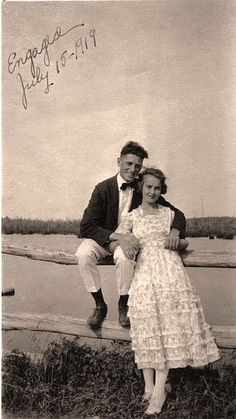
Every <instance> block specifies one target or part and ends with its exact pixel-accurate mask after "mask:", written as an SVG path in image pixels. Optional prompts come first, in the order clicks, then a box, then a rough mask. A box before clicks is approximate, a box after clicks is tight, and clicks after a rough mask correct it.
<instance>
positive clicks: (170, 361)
mask: <svg viewBox="0 0 236 419" xmlns="http://www.w3.org/2000/svg"><path fill="white" fill-rule="evenodd" d="M165 179H166V178H165V176H164V174H163V173H162V172H161V171H160V170H158V169H154V168H149V169H145V170H144V172H143V174H142V182H141V190H142V195H143V198H142V204H141V205H140V206H139V207H138V208H137V209H135V210H133V211H132V212H130V213H129V214H128V215H127V216H125V217H124V218H123V219H122V222H121V224H120V226H119V227H118V228H117V230H116V233H119V234H127V233H128V232H130V233H131V232H132V234H134V235H135V236H136V237H137V238H138V239H139V244H140V250H139V253H138V256H137V262H136V268H135V274H134V278H133V281H132V284H131V287H130V291H129V312H128V315H129V317H130V322H131V329H130V334H131V337H132V349H133V350H134V352H135V361H136V363H137V365H138V368H139V369H142V370H143V375H144V381H145V393H144V399H146V400H149V405H148V408H147V410H146V412H145V413H146V414H147V415H151V414H155V413H160V412H161V409H162V406H163V404H164V401H165V397H166V395H165V383H166V380H167V375H168V371H169V369H170V368H183V367H186V366H187V365H190V366H193V367H199V366H203V365H206V364H208V363H209V362H213V361H215V360H217V359H219V353H218V349H217V346H216V344H215V342H214V339H213V336H212V334H211V332H210V329H209V326H208V324H207V323H206V321H205V318H204V315H203V311H202V307H201V303H200V300H199V297H198V296H197V294H196V291H195V289H194V288H193V287H192V285H191V283H190V281H189V278H188V275H187V272H186V270H185V268H184V267H183V264H182V261H181V258H180V256H179V254H178V252H175V251H172V250H169V249H165V238H166V236H167V235H168V234H169V231H170V226H171V223H172V219H173V216H174V213H173V212H172V211H171V209H170V208H166V207H163V206H161V205H158V204H157V200H158V198H159V196H160V195H161V194H164V193H166V191H167V186H166V183H165ZM187 245H188V242H187V240H180V248H185V247H187Z"/></svg>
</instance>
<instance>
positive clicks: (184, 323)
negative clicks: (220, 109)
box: [128, 249, 219, 369]
mask: <svg viewBox="0 0 236 419" xmlns="http://www.w3.org/2000/svg"><path fill="white" fill-rule="evenodd" d="M128 315H129V317H130V322H131V330H130V334H131V337H132V349H133V350H134V352H135V361H136V363H137V365H138V368H155V369H164V368H182V367H186V366H188V365H189V366H193V367H199V366H203V365H206V364H208V363H209V362H213V361H216V360H217V359H219V351H218V348H217V346H216V344H215V342H214V338H213V336H212V333H211V331H210V327H209V325H208V324H207V323H206V321H205V317H204V314H203V310H202V306H201V302H200V299H199V297H198V295H197V293H196V291H195V289H194V288H193V286H192V285H191V283H190V280H189V278H188V275H187V272H186V270H185V268H184V267H183V264H182V261H181V259H180V257H179V255H178V254H177V253H176V252H173V251H167V250H163V249H156V250H155V252H152V251H151V252H150V249H148V252H147V254H145V251H144V252H142V253H141V254H140V256H139V258H138V262H137V266H136V270H135V276H134V279H133V282H132V284H131V288H130V292H129V311H128Z"/></svg>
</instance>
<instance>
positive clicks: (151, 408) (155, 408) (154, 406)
mask: <svg viewBox="0 0 236 419" xmlns="http://www.w3.org/2000/svg"><path fill="white" fill-rule="evenodd" d="M165 399H166V394H165V393H164V395H163V398H162V399H161V400H160V399H156V398H154V397H153V398H151V399H150V402H149V405H148V408H147V410H146V412H145V415H155V414H157V413H160V412H161V409H162V406H163V404H164V403H165Z"/></svg>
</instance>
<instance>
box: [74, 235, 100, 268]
mask: <svg viewBox="0 0 236 419" xmlns="http://www.w3.org/2000/svg"><path fill="white" fill-rule="evenodd" d="M95 244H96V242H94V240H91V239H84V240H83V241H82V243H81V245H80V246H79V248H78V250H77V252H76V254H75V256H76V261H77V263H80V264H82V263H83V264H87V263H89V262H91V261H92V262H95V263H96V262H97V255H96V249H95Z"/></svg>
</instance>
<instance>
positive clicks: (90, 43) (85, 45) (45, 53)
mask: <svg viewBox="0 0 236 419" xmlns="http://www.w3.org/2000/svg"><path fill="white" fill-rule="evenodd" d="M83 26H85V24H84V23H80V24H77V25H75V26H73V27H71V28H69V29H68V30H67V31H65V32H62V30H61V27H60V26H57V28H56V30H55V32H54V35H53V36H52V38H51V39H50V37H49V35H46V36H45V37H44V38H43V40H42V43H41V45H40V47H39V48H37V47H33V48H29V49H28V50H27V52H26V54H25V55H24V56H22V57H17V54H16V52H12V53H11V54H10V55H9V57H8V72H9V73H10V74H12V75H13V74H16V77H17V79H18V80H19V83H20V86H21V90H22V97H21V100H22V105H23V107H24V109H27V107H28V99H27V91H28V90H30V89H32V88H34V87H36V86H37V85H38V84H40V83H41V82H42V81H44V82H45V86H44V93H46V94H48V93H49V91H50V86H53V85H54V83H53V82H51V81H50V80H49V72H50V70H51V72H52V64H51V57H50V48H51V47H52V46H53V44H55V42H56V41H58V40H59V39H60V38H63V37H65V36H66V35H67V34H68V33H70V32H72V31H74V30H76V29H77V28H79V27H83ZM96 46H97V43H96V38H95V29H90V30H89V31H88V34H87V35H86V36H79V37H78V38H76V39H75V40H74V49H73V50H72V52H71V51H70V52H69V50H68V49H66V50H64V51H63V52H62V53H61V54H60V56H59V58H58V59H57V60H56V64H55V66H56V75H58V74H59V73H60V71H61V69H62V67H65V66H66V64H67V62H68V60H70V59H71V58H72V57H74V59H75V60H78V57H79V55H80V54H84V53H85V52H86V50H88V49H89V48H91V47H92V48H96ZM40 56H41V57H42V59H43V68H41V66H40V65H39V64H37V63H36V59H37V58H40ZM27 64H29V67H30V77H31V80H30V81H29V80H25V79H24V76H23V74H22V71H23V69H24V68H25V66H26V65H27ZM45 70H46V71H45Z"/></svg>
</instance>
